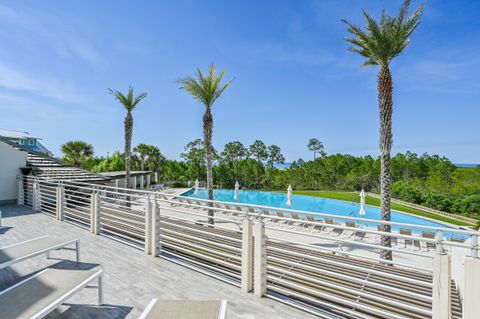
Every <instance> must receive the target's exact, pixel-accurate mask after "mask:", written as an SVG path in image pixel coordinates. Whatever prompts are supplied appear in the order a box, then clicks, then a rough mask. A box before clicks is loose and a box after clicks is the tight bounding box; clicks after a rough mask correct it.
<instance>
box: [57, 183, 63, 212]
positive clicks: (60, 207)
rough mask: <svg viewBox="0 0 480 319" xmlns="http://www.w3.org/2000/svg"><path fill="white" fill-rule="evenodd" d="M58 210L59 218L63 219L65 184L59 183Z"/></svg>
mask: <svg viewBox="0 0 480 319" xmlns="http://www.w3.org/2000/svg"><path fill="white" fill-rule="evenodd" d="M56 195H57V196H56V212H57V219H58V220H60V221H62V220H63V211H64V209H65V207H64V202H65V201H64V198H65V188H64V186H63V184H61V183H59V184H58V186H57V193H56Z"/></svg>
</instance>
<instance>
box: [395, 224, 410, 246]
mask: <svg viewBox="0 0 480 319" xmlns="http://www.w3.org/2000/svg"><path fill="white" fill-rule="evenodd" d="M398 232H399V234H400V235H406V236H412V230H411V229H408V228H400V230H399V231H398ZM407 243H410V244H411V245H412V248H413V246H414V245H413V240H411V239H405V238H397V246H399V247H400V248H406V247H407Z"/></svg>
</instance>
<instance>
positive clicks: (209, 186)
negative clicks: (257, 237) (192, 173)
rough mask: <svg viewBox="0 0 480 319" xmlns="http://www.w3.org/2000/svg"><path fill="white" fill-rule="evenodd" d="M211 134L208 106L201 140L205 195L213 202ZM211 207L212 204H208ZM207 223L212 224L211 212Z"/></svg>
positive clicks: (213, 221) (211, 121)
mask: <svg viewBox="0 0 480 319" xmlns="http://www.w3.org/2000/svg"><path fill="white" fill-rule="evenodd" d="M212 134H213V116H212V112H211V107H210V105H206V106H205V114H203V139H204V144H205V157H206V162H207V193H208V199H209V200H213V167H212V166H213V165H212ZM208 205H209V206H210V207H212V206H213V205H212V203H209V204H208ZM208 216H209V218H208V223H209V224H212V225H213V224H214V223H215V220H214V219H213V210H212V209H209V210H208Z"/></svg>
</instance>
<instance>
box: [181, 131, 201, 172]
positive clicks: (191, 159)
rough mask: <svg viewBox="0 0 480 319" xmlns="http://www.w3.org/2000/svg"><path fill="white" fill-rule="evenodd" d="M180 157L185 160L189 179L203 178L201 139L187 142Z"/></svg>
mask: <svg viewBox="0 0 480 319" xmlns="http://www.w3.org/2000/svg"><path fill="white" fill-rule="evenodd" d="M180 157H181V158H183V159H184V160H185V161H186V164H187V167H188V171H189V175H190V178H191V179H197V178H199V179H203V177H204V172H205V167H206V166H205V147H204V143H203V141H202V140H201V139H199V138H197V139H196V140H193V141H191V142H189V143H188V144H187V145H186V146H185V147H184V151H183V153H182V154H180Z"/></svg>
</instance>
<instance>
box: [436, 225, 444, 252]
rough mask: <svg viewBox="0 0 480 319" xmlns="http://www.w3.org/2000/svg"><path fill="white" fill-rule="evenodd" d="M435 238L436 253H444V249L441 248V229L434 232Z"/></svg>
mask: <svg viewBox="0 0 480 319" xmlns="http://www.w3.org/2000/svg"><path fill="white" fill-rule="evenodd" d="M435 240H436V241H437V243H436V246H437V253H438V254H443V253H445V250H444V248H443V232H442V231H441V230H437V232H436V233H435Z"/></svg>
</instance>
